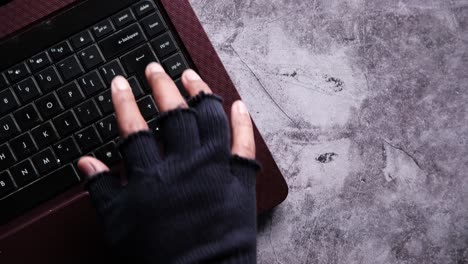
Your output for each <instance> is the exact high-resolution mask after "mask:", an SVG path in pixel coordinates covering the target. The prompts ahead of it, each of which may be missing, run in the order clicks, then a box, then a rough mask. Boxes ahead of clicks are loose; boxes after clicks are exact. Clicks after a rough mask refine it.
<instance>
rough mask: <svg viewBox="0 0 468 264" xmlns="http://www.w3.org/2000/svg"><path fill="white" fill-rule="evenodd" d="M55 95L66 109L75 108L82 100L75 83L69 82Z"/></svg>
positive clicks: (82, 97)
mask: <svg viewBox="0 0 468 264" xmlns="http://www.w3.org/2000/svg"><path fill="white" fill-rule="evenodd" d="M57 94H58V96H59V97H60V100H61V101H62V104H63V106H65V107H66V108H69V107H72V106H75V105H76V104H78V103H79V102H81V101H82V100H83V99H84V96H83V94H82V93H81V91H80V88H79V87H78V84H77V83H76V82H71V83H69V84H67V85H65V86H64V87H62V88H60V89H59V90H57Z"/></svg>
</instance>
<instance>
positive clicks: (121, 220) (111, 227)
mask: <svg viewBox="0 0 468 264" xmlns="http://www.w3.org/2000/svg"><path fill="white" fill-rule="evenodd" d="M188 103H189V106H190V107H189V108H186V109H182V108H181V109H176V110H173V111H170V112H166V113H162V114H161V115H160V116H159V117H158V124H159V127H160V133H161V136H160V138H159V137H158V140H156V138H155V136H154V134H153V133H152V132H151V131H142V132H138V133H136V134H132V135H130V136H128V137H127V138H126V139H124V141H123V142H122V144H120V152H121V154H122V156H123V161H124V167H125V172H126V177H127V183H126V184H125V185H122V184H121V181H120V179H119V178H118V177H116V176H115V175H112V174H111V173H110V172H105V173H101V174H99V175H96V176H95V177H92V178H91V179H90V180H89V181H88V183H87V184H86V186H87V189H88V191H89V193H90V196H91V199H92V201H93V204H94V205H95V208H96V210H97V213H98V216H99V218H100V220H101V222H102V224H103V226H104V228H105V230H104V232H105V235H106V239H107V241H108V242H109V245H110V247H111V248H112V249H113V251H114V252H115V253H116V254H118V256H119V258H120V260H122V262H126V263H255V262H256V205H255V177H256V172H257V171H258V169H259V165H258V164H257V162H256V161H254V160H249V159H244V158H242V157H239V156H234V155H232V154H231V150H230V129H229V124H228V120H227V117H226V114H225V112H224V110H223V108H222V104H221V99H220V98H219V97H217V96H214V95H207V94H203V93H201V94H199V95H198V96H196V97H194V98H192V99H191V100H190V101H189V102H188Z"/></svg>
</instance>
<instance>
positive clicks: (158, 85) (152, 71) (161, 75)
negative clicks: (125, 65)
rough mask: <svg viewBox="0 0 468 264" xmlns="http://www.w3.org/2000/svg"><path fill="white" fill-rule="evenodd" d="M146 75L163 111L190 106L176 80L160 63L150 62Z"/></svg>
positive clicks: (157, 102) (155, 98)
mask: <svg viewBox="0 0 468 264" xmlns="http://www.w3.org/2000/svg"><path fill="white" fill-rule="evenodd" d="M146 77H147V79H148V83H149V84H150V86H151V89H152V91H153V97H154V100H155V102H156V105H157V106H158V109H159V110H160V111H161V112H167V111H170V110H174V109H176V108H188V105H187V103H186V102H185V100H184V98H183V97H182V95H181V94H180V92H179V89H177V86H176V85H175V83H174V81H173V80H172V79H171V78H170V77H169V75H167V74H166V72H165V71H164V69H163V67H162V66H161V65H160V64H158V63H155V62H153V63H150V64H149V65H148V66H147V67H146Z"/></svg>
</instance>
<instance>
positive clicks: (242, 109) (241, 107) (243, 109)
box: [237, 101, 249, 114]
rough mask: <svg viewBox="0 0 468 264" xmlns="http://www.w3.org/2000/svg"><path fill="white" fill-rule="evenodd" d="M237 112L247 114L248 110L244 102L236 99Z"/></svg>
mask: <svg viewBox="0 0 468 264" xmlns="http://www.w3.org/2000/svg"><path fill="white" fill-rule="evenodd" d="M237 112H239V113H240V114H249V110H247V106H245V104H244V102H242V101H238V103H237Z"/></svg>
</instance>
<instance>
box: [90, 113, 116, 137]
mask: <svg viewBox="0 0 468 264" xmlns="http://www.w3.org/2000/svg"><path fill="white" fill-rule="evenodd" d="M96 128H97V130H98V132H99V135H101V138H102V139H103V140H104V141H106V140H110V139H114V138H116V137H117V136H118V135H119V127H118V126H117V119H116V118H115V116H114V115H110V116H108V117H106V118H104V119H102V120H101V121H99V122H97V123H96Z"/></svg>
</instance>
